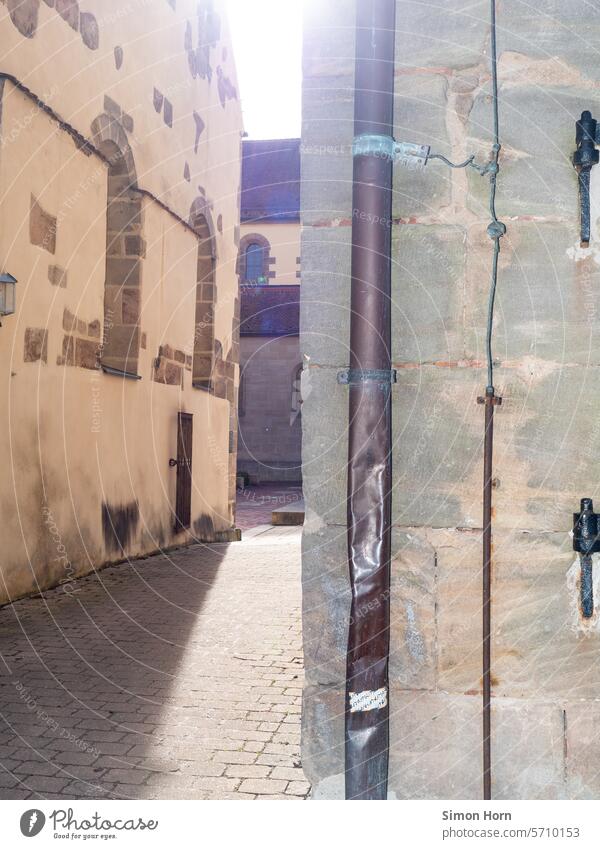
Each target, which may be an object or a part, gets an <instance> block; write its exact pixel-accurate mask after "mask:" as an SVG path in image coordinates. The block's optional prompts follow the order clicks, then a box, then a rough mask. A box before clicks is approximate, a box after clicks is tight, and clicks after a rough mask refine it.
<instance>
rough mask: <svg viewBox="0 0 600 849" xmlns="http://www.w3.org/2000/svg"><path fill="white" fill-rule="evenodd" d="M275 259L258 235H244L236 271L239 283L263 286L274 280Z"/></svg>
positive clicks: (268, 246)
mask: <svg viewBox="0 0 600 849" xmlns="http://www.w3.org/2000/svg"><path fill="white" fill-rule="evenodd" d="M274 266H275V257H272V256H271V245H270V244H269V241H268V239H265V237H264V236H263V235H261V234H260V233H246V235H245V236H243V237H242V239H241V240H240V246H239V253H238V260H237V266H236V271H237V273H238V274H239V278H240V283H246V284H254V285H255V286H256V285H257V284H258V285H265V284H266V283H268V282H269V281H270V280H274V279H275V267H274Z"/></svg>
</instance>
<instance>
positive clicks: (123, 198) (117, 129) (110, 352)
mask: <svg viewBox="0 0 600 849" xmlns="http://www.w3.org/2000/svg"><path fill="white" fill-rule="evenodd" d="M91 131H92V138H93V141H94V144H95V146H96V147H97V148H98V150H99V151H100V153H101V154H102V155H103V156H104V157H105V159H106V160H107V162H108V174H107V183H108V185H107V209H106V276H105V282H104V332H103V339H102V345H101V349H100V365H101V367H102V369H103V371H104V372H105V373H107V374H113V375H117V376H119V377H125V378H132V379H135V380H140V379H141V377H140V375H139V374H138V361H139V351H140V340H141V328H140V325H141V305H142V262H141V260H142V258H143V256H144V254H145V249H144V240H143V237H142V197H141V194H140V193H139V192H138V191H137V173H136V167H135V161H134V158H133V153H132V152H131V148H130V146H129V141H128V139H127V133H126V132H125V130H124V128H123V126H122V125H121V123H120V122H119V121H118V120H117V119H116V118H115V117H114V116H112V115H109V114H108V113H103V114H102V115H100V116H99V117H98V118H96V120H95V121H94V122H93V123H92V126H91Z"/></svg>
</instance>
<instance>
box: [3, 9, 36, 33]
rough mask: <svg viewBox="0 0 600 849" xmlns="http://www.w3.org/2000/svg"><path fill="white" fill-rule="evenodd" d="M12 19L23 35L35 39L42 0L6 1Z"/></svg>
mask: <svg viewBox="0 0 600 849" xmlns="http://www.w3.org/2000/svg"><path fill="white" fill-rule="evenodd" d="M6 6H7V7H8V14H9V15H10V19H11V21H12V22H13V24H14V25H15V26H16V28H17V29H18V30H19V32H20V33H21V35H24V36H25V38H33V36H34V35H35V33H36V31H37V25H38V13H39V10H40V0H6Z"/></svg>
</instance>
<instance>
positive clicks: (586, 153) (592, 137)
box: [573, 110, 600, 248]
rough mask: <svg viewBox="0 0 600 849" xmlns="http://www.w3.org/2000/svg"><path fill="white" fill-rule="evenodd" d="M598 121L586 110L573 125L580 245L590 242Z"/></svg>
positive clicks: (599, 155)
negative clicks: (591, 186) (591, 199)
mask: <svg viewBox="0 0 600 849" xmlns="http://www.w3.org/2000/svg"><path fill="white" fill-rule="evenodd" d="M598 130H599V128H598V122H597V121H596V120H595V119H594V118H592V113H591V112H589V111H588V110H586V111H585V112H582V113H581V118H580V119H579V121H577V123H576V125H575V144H576V145H577V150H576V151H575V153H574V154H573V165H574V166H575V170H576V171H577V175H578V177H579V216H580V222H581V223H580V229H581V247H582V248H587V247H588V246H589V244H590V217H591V216H590V173H591V170H592V168H593V167H594V165H597V164H598V162H599V161H600V152H599V151H597V150H596V145H597V144H600V136H599V132H598Z"/></svg>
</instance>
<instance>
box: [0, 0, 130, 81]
mask: <svg viewBox="0 0 600 849" xmlns="http://www.w3.org/2000/svg"><path fill="white" fill-rule="evenodd" d="M2 2H4V4H5V5H6V7H7V8H8V13H9V15H10V19H11V21H12V22H13V24H14V25H15V26H16V28H17V29H18V30H19V32H20V33H21V35H24V36H25V38H33V37H34V36H35V34H36V32H37V28H38V16H39V10H40V0H2ZM44 2H45V4H46V6H49V7H50V8H51V9H56V11H57V12H58V14H59V15H60V16H61V18H62V19H63V20H64V21H66V23H67V24H68V25H69V26H70V27H71V29H73V30H75V32H79V34H80V35H81V40H82V41H83V43H84V44H85V46H86V47H88V48H89V49H90V50H97V49H98V46H99V44H100V28H99V26H98V21H97V20H96V17H95V16H94V15H92V13H91V12H80V11H79V3H78V2H77V0H44ZM117 67H118V66H117Z"/></svg>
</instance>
